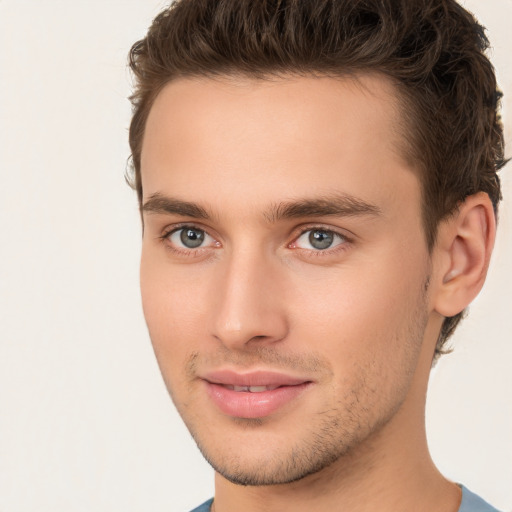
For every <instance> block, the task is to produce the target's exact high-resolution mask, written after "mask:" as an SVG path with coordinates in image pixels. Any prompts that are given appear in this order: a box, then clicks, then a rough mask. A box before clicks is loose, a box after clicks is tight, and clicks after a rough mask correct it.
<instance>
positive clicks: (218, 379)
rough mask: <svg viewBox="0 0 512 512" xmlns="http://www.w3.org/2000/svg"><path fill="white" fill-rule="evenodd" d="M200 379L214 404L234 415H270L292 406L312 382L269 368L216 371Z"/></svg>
mask: <svg viewBox="0 0 512 512" xmlns="http://www.w3.org/2000/svg"><path fill="white" fill-rule="evenodd" d="M202 379H203V381H204V382H205V385H206V390H207V394H208V396H209V397H210V399H211V400H212V402H213V403H214V404H215V405H216V407H217V408H218V409H220V411H221V412H223V413H224V414H226V415H228V416H231V417H235V418H263V417H266V416H270V415H272V414H274V413H275V412H277V411H278V410H280V409H283V408H285V407H287V406H291V404H292V403H293V402H295V401H296V400H297V399H298V398H299V397H300V396H301V395H302V394H303V393H304V391H305V390H306V389H308V388H309V387H310V386H311V385H312V382H311V380H308V379H306V378H300V377H294V376H290V375H286V374H281V373H276V372H268V371H257V372H250V373H237V372H233V371H216V372H210V373H207V374H205V375H204V376H202Z"/></svg>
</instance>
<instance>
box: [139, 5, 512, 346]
mask: <svg viewBox="0 0 512 512" xmlns="http://www.w3.org/2000/svg"><path fill="white" fill-rule="evenodd" d="M488 46H489V41H488V40H487V38H486V36H485V32H484V28H483V27H482V26H481V25H479V24H478V23H477V21H476V20H475V19H474V17H473V16H472V15H471V14H470V13H469V12H468V11H466V10H465V9H463V8H462V7H461V6H460V5H459V4H458V3H457V2H456V1H455V0H177V1H176V2H174V3H173V4H171V6H170V7H168V8H167V9H165V10H164V11H163V12H161V13H160V14H159V15H158V16H157V17H156V18H155V20H154V21H153V23H152V25H151V27H150V28H149V31H148V33H147V35H146V37H145V38H144V39H142V40H140V41H138V42H137V43H135V44H134V45H133V46H132V48H131V51H130V67H131V70H132V72H133V74H134V76H135V89H134V92H133V95H132V96H131V98H130V99H131V101H132V104H133V118H132V121H131V125H130V147H131V151H132V176H131V178H130V179H131V183H132V186H133V187H134V188H135V189H136V190H137V193H138V197H139V203H140V202H141V201H142V183H141V149H142V142H143V137H144V129H145V124H146V120H147V117H148V114H149V111H150V109H151V106H152V104H153V102H154V100H155V98H156V96H157V95H158V93H159V92H160V91H161V89H162V88H163V87H164V86H165V85H166V84H167V83H169V82H170V81H172V80H173V79H176V78H178V77H216V76H232V75H242V76H246V77H250V78H266V77H272V76H286V75H319V76H333V77H339V76H344V75H347V74H352V75H353V74H357V73H364V72H378V73H381V74H383V75H385V76H387V77H388V78H390V79H391V80H392V82H393V83H394V84H395V86H396V87H397V89H398V91H399V96H400V100H401V105H402V109H401V110H402V117H403V121H404V125H405V126H406V130H404V132H405V133H407V137H405V139H406V140H405V141H404V142H405V146H406V147H407V148H408V151H407V152H406V153H407V155H406V156H407V157H408V158H409V159H410V160H411V161H412V162H414V164H415V167H416V168H417V169H418V170H419V177H420V180H421V183H422V210H423V224H424V229H425V236H426V241H427V246H428V248H429V250H431V249H432V247H433V246H434V244H435V239H436V233H437V227H438V225H439V222H440V221H441V220H442V219H444V218H445V217H446V216H447V215H449V214H450V213H452V212H454V211H455V210H456V208H457V206H458V205H459V204H460V203H461V202H462V201H464V199H465V198H466V197H468V196H470V195H472V194H475V193H477V192H479V191H483V192H486V193H487V194H488V195H489V197H490V199H491V201H492V203H493V206H494V209H495V212H496V213H497V209H498V203H499V201H500V199H501V192H500V181H499V178H498V175H497V171H498V170H499V169H500V168H501V167H502V166H503V165H504V164H505V159H504V140H503V130H502V126H501V122H500V118H499V114H498V106H499V100H500V97H501V93H500V92H499V91H498V89H497V84H496V78H495V75H494V69H493V66H492V64H491V63H490V62H489V59H488V58H487V57H486V56H485V51H486V50H487V48H488ZM461 317H462V313H460V314H458V315H456V316H454V317H451V318H446V319H445V321H444V323H443V327H442V329H441V333H440V336H439V340H438V343H437V347H436V355H438V354H440V353H442V352H443V345H444V343H445V342H446V340H447V339H448V338H449V336H450V335H451V334H452V333H453V331H454V330H455V327H456V326H457V324H458V322H459V321H460V319H461Z"/></svg>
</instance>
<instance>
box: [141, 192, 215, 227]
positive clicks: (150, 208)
mask: <svg viewBox="0 0 512 512" xmlns="http://www.w3.org/2000/svg"><path fill="white" fill-rule="evenodd" d="M142 211H143V212H145V213H160V214H169V215H179V216H181V217H192V218H194V219H203V220H209V219H210V218H211V215H210V214H209V213H208V212H207V211H206V210H205V209H204V208H203V207H202V206H199V205H198V204H196V203H191V202H189V201H180V200H179V199H175V198H173V197H167V196H163V195H162V194H160V193H158V192H157V193H155V194H152V195H151V196H150V197H149V199H148V200H147V201H146V202H145V203H144V204H143V206H142Z"/></svg>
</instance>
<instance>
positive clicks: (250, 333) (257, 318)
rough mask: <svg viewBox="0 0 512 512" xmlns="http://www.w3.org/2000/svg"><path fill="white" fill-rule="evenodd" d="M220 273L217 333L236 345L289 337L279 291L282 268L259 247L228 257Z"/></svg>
mask: <svg viewBox="0 0 512 512" xmlns="http://www.w3.org/2000/svg"><path fill="white" fill-rule="evenodd" d="M223 264H224V269H223V270H224V271H223V272H221V275H220V276H219V281H218V283H217V286H218V294H217V308H215V309H216V311H215V319H214V332H213V334H214V336H215V337H216V338H218V339H219V340H220V341H221V342H222V343H223V344H224V345H226V346H229V347H230V348H232V349H236V348H242V347H244V346H245V345H246V344H248V343H259V344H262V343H273V342H275V341H278V340H280V339H282V338H283V337H285V335H286V330H287V321H286V316H285V311H284V304H283V301H282V300H281V299H280V295H281V293H280V291H279V281H280V279H279V269H278V268H277V267H278V265H277V264H276V263H275V262H273V261H272V259H271V258H270V257H268V256H266V255H265V254H264V253H263V251H261V250H258V249H257V248H250V247H245V248H239V249H237V250H233V251H231V253H230V254H229V256H227V257H226V259H225V261H224V262H223Z"/></svg>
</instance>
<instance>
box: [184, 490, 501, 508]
mask: <svg viewBox="0 0 512 512" xmlns="http://www.w3.org/2000/svg"><path fill="white" fill-rule="evenodd" d="M461 489H462V501H461V503H460V507H459V512H499V511H498V510H497V509H495V508H494V507H493V506H491V505H489V503H487V502H486V501H484V500H483V499H482V498H480V496H477V495H476V494H474V493H472V492H471V491H470V490H469V489H466V488H465V487H464V486H463V485H461ZM212 503H213V498H212V499H211V500H208V501H207V502H205V503H203V504H202V505H200V506H199V507H197V508H195V509H194V510H192V511H191V512H210V507H211V505H212Z"/></svg>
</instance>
